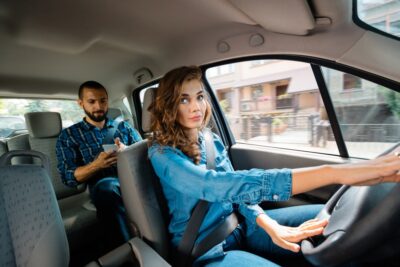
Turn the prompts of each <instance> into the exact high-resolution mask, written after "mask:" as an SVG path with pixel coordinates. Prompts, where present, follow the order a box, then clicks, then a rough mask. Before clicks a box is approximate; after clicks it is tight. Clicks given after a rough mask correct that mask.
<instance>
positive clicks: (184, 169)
mask: <svg viewBox="0 0 400 267" xmlns="http://www.w3.org/2000/svg"><path fill="white" fill-rule="evenodd" d="M199 142H200V150H201V161H200V164H199V165H195V164H194V163H193V161H192V160H191V159H190V158H189V157H187V156H186V155H185V154H184V153H183V152H182V151H181V150H179V149H176V148H173V147H170V146H160V145H159V144H157V143H154V144H153V145H152V146H151V147H150V148H149V157H150V160H151V163H152V165H153V167H154V170H155V172H156V174H157V176H158V177H159V178H160V181H161V185H162V188H163V191H164V195H165V197H166V199H167V202H168V208H169V212H170V215H171V221H170V224H169V232H170V233H171V234H172V243H173V244H174V245H175V246H177V245H178V244H179V242H180V240H181V238H182V235H183V232H184V231H185V229H186V225H187V223H188V221H189V218H190V215H191V212H192V210H193V209H194V207H195V205H196V204H197V203H198V202H199V200H200V199H204V200H207V201H209V202H211V204H210V206H209V210H208V212H207V215H206V217H205V218H204V220H203V223H202V225H201V227H200V229H199V238H198V241H201V240H202V239H203V238H204V237H205V236H207V234H208V233H209V232H211V230H213V229H214V228H215V227H216V226H217V225H219V223H221V222H222V221H223V220H224V219H225V218H226V217H227V216H229V215H230V214H231V213H232V212H233V211H234V210H237V211H239V213H241V214H242V215H243V216H244V217H245V219H246V224H247V227H255V226H256V217H257V216H258V215H259V214H261V213H264V210H263V209H262V208H261V207H260V206H258V203H260V202H262V201H284V200H288V199H289V198H290V196H291V192H292V171H291V170H290V169H270V170H262V169H251V170H240V171H235V170H234V169H233V167H232V164H231V162H230V160H229V157H228V154H227V151H226V150H225V147H224V145H223V143H222V142H221V140H220V139H219V137H218V136H217V135H214V147H215V163H216V168H215V170H207V168H206V148H205V140H204V137H203V135H202V134H201V133H200V136H199Z"/></svg>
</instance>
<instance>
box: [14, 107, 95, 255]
mask: <svg viewBox="0 0 400 267" xmlns="http://www.w3.org/2000/svg"><path fill="white" fill-rule="evenodd" d="M25 120H26V124H27V128H28V131H29V136H28V140H29V145H30V148H31V149H32V150H36V151H39V152H42V153H44V154H45V155H47V156H48V157H49V159H50V177H51V182H52V184H53V187H54V191H55V193H56V196H57V200H58V204H59V207H60V210H61V215H62V218H63V221H64V225H65V230H66V232H67V236H68V241H69V244H70V247H71V249H72V248H74V249H76V248H78V247H83V246H84V244H85V243H89V242H90V241H91V240H94V239H96V234H97V235H98V234H99V232H98V231H99V227H98V226H99V225H98V223H97V222H98V221H97V218H96V208H95V207H94V205H93V204H92V203H91V201H90V197H89V193H88V192H87V190H86V185H85V184H82V185H80V186H79V187H77V188H71V187H68V186H66V185H64V184H63V183H62V181H61V177H60V175H59V173H58V171H57V158H56V152H55V150H56V142H57V138H58V136H59V134H60V132H61V129H62V125H61V116H60V114H59V113H58V112H30V113H26V114H25ZM20 138H21V139H22V138H25V137H20ZM10 140H11V139H10ZM21 144H22V143H21ZM9 148H10V146H9ZM35 160H36V159H34V162H35ZM85 241H87V242H85Z"/></svg>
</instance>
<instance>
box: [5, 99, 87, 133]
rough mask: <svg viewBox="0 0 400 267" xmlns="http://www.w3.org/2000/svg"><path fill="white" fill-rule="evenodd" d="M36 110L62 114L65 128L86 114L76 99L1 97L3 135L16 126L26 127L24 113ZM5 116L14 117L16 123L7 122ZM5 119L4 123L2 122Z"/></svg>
mask: <svg viewBox="0 0 400 267" xmlns="http://www.w3.org/2000/svg"><path fill="white" fill-rule="evenodd" d="M36 111H54V112H59V113H60V114H61V119H62V126H63V128H65V127H68V126H71V125H72V124H74V123H76V122H78V121H79V120H81V119H82V117H83V116H84V114H83V111H82V110H81V108H80V107H79V105H78V104H77V103H76V101H74V100H51V99H45V100H44V99H21V98H18V99H11V98H3V99H0V130H1V131H3V133H4V134H3V136H2V137H7V136H4V135H6V133H8V132H10V130H8V129H11V132H10V133H9V134H11V133H12V131H14V130H15V129H13V128H16V127H19V129H26V125H25V119H24V114H25V113H27V112H36ZM5 118H12V120H13V121H14V122H15V123H10V124H7V123H6V122H7V121H6V120H11V119H5ZM1 120H3V123H2V122H1Z"/></svg>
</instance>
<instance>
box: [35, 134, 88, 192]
mask: <svg viewBox="0 0 400 267" xmlns="http://www.w3.org/2000/svg"><path fill="white" fill-rule="evenodd" d="M56 142H57V137H51V138H33V137H32V136H29V143H30V145H31V149H32V150H36V151H39V152H42V153H43V154H45V155H47V156H48V157H49V159H50V178H51V182H52V184H53V187H54V190H55V191H56V195H57V199H61V198H65V197H68V196H72V195H75V194H78V193H80V192H83V191H84V190H85V186H84V185H82V186H80V187H78V188H71V187H69V186H66V185H65V184H63V183H62V180H61V176H60V174H59V173H58V171H57V156H56ZM34 162H36V159H34Z"/></svg>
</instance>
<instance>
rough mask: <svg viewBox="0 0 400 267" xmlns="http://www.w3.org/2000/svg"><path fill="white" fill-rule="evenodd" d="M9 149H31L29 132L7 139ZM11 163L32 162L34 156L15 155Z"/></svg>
mask: <svg viewBox="0 0 400 267" xmlns="http://www.w3.org/2000/svg"><path fill="white" fill-rule="evenodd" d="M7 147H8V151H13V150H29V149H30V148H31V146H30V145H29V134H21V135H17V136H14V137H11V138H10V139H8V141H7ZM11 163H12V164H14V165H16V164H32V163H33V160H32V157H14V158H12V159H11Z"/></svg>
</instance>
